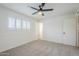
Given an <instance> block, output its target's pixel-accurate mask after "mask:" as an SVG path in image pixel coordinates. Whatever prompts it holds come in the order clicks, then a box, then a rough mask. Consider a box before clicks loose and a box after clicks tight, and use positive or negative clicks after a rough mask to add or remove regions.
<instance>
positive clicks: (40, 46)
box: [0, 40, 79, 56]
mask: <svg viewBox="0 0 79 59" xmlns="http://www.w3.org/2000/svg"><path fill="white" fill-rule="evenodd" d="M2 53H3V54H0V55H9V56H78V55H79V49H78V48H76V47H72V46H67V45H63V44H58V43H53V42H49V41H44V40H36V41H33V42H30V43H27V44H25V45H22V46H19V47H16V48H13V49H10V50H7V51H5V52H2Z"/></svg>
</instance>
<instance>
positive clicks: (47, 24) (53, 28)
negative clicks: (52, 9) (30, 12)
mask: <svg viewBox="0 0 79 59" xmlns="http://www.w3.org/2000/svg"><path fill="white" fill-rule="evenodd" d="M42 22H43V39H44V40H47V41H52V42H56V43H62V44H66V45H72V46H76V18H75V15H65V16H58V17H50V18H43V21H42Z"/></svg>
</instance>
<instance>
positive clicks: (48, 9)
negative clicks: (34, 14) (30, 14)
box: [42, 9, 53, 11]
mask: <svg viewBox="0 0 79 59" xmlns="http://www.w3.org/2000/svg"><path fill="white" fill-rule="evenodd" d="M52 10H53V9H43V10H42V11H52Z"/></svg>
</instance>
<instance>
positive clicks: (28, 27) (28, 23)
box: [27, 21, 30, 30]
mask: <svg viewBox="0 0 79 59" xmlns="http://www.w3.org/2000/svg"><path fill="white" fill-rule="evenodd" d="M27 29H28V30H30V22H29V21H27Z"/></svg>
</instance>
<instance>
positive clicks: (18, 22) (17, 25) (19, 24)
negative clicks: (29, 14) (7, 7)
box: [16, 19, 21, 29]
mask: <svg viewBox="0 0 79 59" xmlns="http://www.w3.org/2000/svg"><path fill="white" fill-rule="evenodd" d="M16 28H17V29H21V20H20V19H16Z"/></svg>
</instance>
